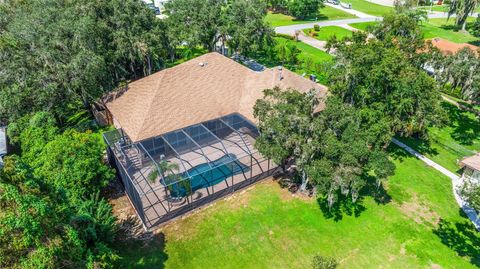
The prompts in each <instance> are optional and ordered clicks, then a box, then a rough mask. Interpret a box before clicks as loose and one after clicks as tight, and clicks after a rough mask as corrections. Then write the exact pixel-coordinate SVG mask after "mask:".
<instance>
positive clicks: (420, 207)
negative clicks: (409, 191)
mask: <svg viewBox="0 0 480 269" xmlns="http://www.w3.org/2000/svg"><path fill="white" fill-rule="evenodd" d="M399 209H400V211H401V212H402V213H403V214H404V215H406V216H407V217H409V218H410V219H413V220H414V221H415V222H416V223H418V224H431V225H433V226H437V225H438V223H439V221H440V216H439V215H438V214H437V213H436V212H434V211H432V210H430V209H429V208H428V206H426V205H425V204H423V203H422V202H421V201H420V200H419V199H418V197H417V195H416V194H414V195H413V199H412V201H409V202H404V203H402V204H401V205H399Z"/></svg>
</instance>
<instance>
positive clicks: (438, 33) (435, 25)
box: [350, 17, 479, 43]
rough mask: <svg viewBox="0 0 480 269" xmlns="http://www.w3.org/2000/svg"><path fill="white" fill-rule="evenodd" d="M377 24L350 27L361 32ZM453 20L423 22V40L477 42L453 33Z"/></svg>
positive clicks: (466, 34) (475, 39) (467, 36)
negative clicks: (437, 38) (438, 38)
mask: <svg viewBox="0 0 480 269" xmlns="http://www.w3.org/2000/svg"><path fill="white" fill-rule="evenodd" d="M473 20H474V18H473V17H470V18H469V19H468V21H473ZM376 24H378V22H362V23H352V24H350V26H352V27H354V28H357V29H360V30H362V31H365V30H367V27H369V26H374V25H376ZM453 25H454V20H453V19H450V20H448V21H447V19H446V18H439V19H429V20H428V21H427V22H423V23H422V25H421V29H422V31H423V34H424V38H425V39H431V38H435V37H440V38H443V39H446V40H450V41H452V42H455V43H472V42H473V43H474V42H479V38H476V37H474V36H472V35H471V34H469V33H462V32H458V31H455V30H454V29H453Z"/></svg>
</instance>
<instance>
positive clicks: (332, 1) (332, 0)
mask: <svg viewBox="0 0 480 269" xmlns="http://www.w3.org/2000/svg"><path fill="white" fill-rule="evenodd" d="M327 3H330V4H334V5H338V4H340V0H327Z"/></svg>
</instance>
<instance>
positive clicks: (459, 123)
mask: <svg viewBox="0 0 480 269" xmlns="http://www.w3.org/2000/svg"><path fill="white" fill-rule="evenodd" d="M443 105H444V107H445V109H446V110H447V114H448V123H447V125H446V126H445V127H443V128H430V129H429V135H430V138H431V139H430V143H427V142H426V141H424V140H418V139H401V140H402V141H404V142H405V143H406V144H408V145H409V146H411V147H413V148H414V149H416V150H418V151H419V152H420V153H422V154H424V155H426V156H427V157H429V158H431V159H432V160H433V161H435V162H437V163H438V164H440V165H442V166H443V167H445V168H447V169H448V170H450V171H452V172H457V173H458V169H459V166H458V164H457V162H458V160H460V159H462V158H463V157H465V156H470V155H473V154H474V153H475V152H478V151H480V122H479V121H478V119H477V118H476V117H475V115H474V114H473V113H470V112H466V111H461V110H459V109H458V108H456V107H455V106H454V105H452V104H449V103H446V102H445V103H443Z"/></svg>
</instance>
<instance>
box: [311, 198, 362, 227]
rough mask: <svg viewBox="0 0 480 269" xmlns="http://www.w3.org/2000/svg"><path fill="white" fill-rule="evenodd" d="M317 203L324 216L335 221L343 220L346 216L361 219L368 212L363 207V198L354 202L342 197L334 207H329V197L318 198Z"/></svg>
mask: <svg viewBox="0 0 480 269" xmlns="http://www.w3.org/2000/svg"><path fill="white" fill-rule="evenodd" d="M317 203H318V205H319V207H320V210H321V211H322V213H323V216H324V217H325V218H326V219H333V220H334V221H340V220H342V219H343V217H344V216H345V215H347V216H355V217H359V216H360V214H361V213H362V212H363V211H365V210H366V207H365V206H364V205H363V197H359V198H358V199H357V201H356V202H353V201H352V199H351V198H350V197H345V196H343V195H341V196H339V198H338V201H337V202H336V203H335V204H334V205H333V206H332V207H329V206H328V200H327V197H318V198H317Z"/></svg>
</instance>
